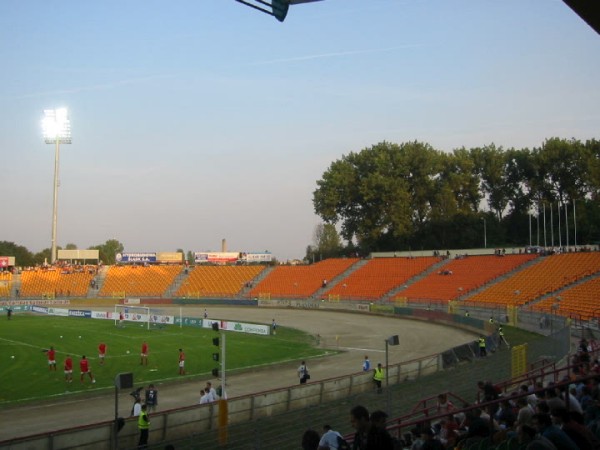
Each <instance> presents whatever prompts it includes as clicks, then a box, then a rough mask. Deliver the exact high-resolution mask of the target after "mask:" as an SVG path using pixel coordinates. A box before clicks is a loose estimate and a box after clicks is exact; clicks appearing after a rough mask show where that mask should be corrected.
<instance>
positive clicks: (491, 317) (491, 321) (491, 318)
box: [490, 316, 494, 325]
mask: <svg viewBox="0 0 600 450" xmlns="http://www.w3.org/2000/svg"><path fill="white" fill-rule="evenodd" d="M490 323H491V324H492V325H493V324H494V317H493V316H490Z"/></svg>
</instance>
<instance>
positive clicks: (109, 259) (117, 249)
mask: <svg viewBox="0 0 600 450" xmlns="http://www.w3.org/2000/svg"><path fill="white" fill-rule="evenodd" d="M90 249H91V250H98V252H99V255H100V260H101V261H102V262H104V264H114V263H115V258H116V256H117V253H122V252H123V250H124V249H125V247H124V246H123V244H121V243H120V242H119V241H117V240H116V239H109V240H108V241H106V242H105V243H104V244H100V245H96V246H93V247H90Z"/></svg>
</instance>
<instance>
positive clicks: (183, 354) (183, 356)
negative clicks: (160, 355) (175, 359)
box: [179, 352, 185, 361]
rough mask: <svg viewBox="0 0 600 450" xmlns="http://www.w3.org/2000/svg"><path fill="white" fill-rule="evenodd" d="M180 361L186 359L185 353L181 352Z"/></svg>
mask: <svg viewBox="0 0 600 450" xmlns="http://www.w3.org/2000/svg"><path fill="white" fill-rule="evenodd" d="M179 361H185V353H183V352H179Z"/></svg>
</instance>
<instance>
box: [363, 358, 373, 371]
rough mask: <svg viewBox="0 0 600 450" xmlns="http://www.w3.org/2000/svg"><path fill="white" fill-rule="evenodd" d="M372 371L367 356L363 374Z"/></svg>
mask: <svg viewBox="0 0 600 450" xmlns="http://www.w3.org/2000/svg"><path fill="white" fill-rule="evenodd" d="M370 369H371V361H369V357H368V356H367V355H365V360H364V361H363V365H362V370H363V372H368V371H369V370H370Z"/></svg>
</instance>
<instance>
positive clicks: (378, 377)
mask: <svg viewBox="0 0 600 450" xmlns="http://www.w3.org/2000/svg"><path fill="white" fill-rule="evenodd" d="M383 376H384V374H383V368H382V367H381V363H377V367H376V368H375V369H374V370H373V381H374V382H375V385H376V386H377V393H378V394H381V382H382V381H383Z"/></svg>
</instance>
